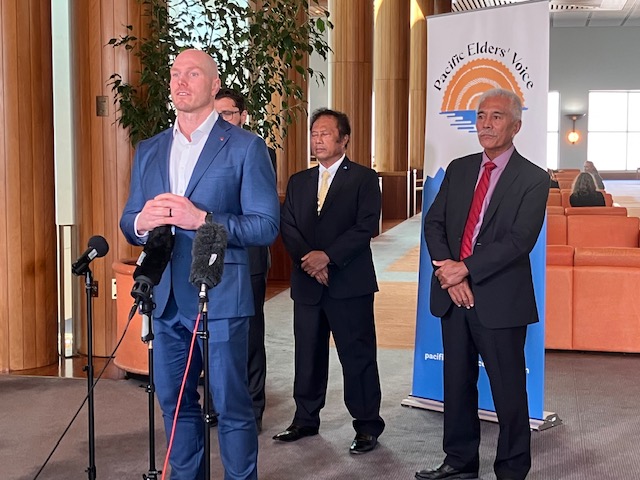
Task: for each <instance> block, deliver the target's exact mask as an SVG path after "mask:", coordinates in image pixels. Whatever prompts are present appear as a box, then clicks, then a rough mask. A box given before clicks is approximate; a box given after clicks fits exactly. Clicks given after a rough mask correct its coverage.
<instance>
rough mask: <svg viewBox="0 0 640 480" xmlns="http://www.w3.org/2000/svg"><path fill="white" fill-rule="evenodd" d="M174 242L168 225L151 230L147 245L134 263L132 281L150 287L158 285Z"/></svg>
mask: <svg viewBox="0 0 640 480" xmlns="http://www.w3.org/2000/svg"><path fill="white" fill-rule="evenodd" d="M174 242H175V237H174V235H173V233H172V231H171V226H170V225H162V226H159V227H156V228H154V229H153V230H151V232H150V233H149V238H148V239H147V243H146V245H145V246H144V249H143V250H142V253H141V254H140V257H139V258H138V261H137V262H136V263H137V265H138V266H137V267H136V269H135V271H134V272H133V279H134V281H136V282H140V281H143V282H145V281H146V282H149V283H151V284H152V285H158V284H159V283H160V280H161V279H162V273H163V272H164V271H165V269H166V268H167V264H168V263H169V260H171V252H172V251H173V244H174Z"/></svg>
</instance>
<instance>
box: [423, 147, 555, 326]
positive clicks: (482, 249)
mask: <svg viewBox="0 0 640 480" xmlns="http://www.w3.org/2000/svg"><path fill="white" fill-rule="evenodd" d="M481 162H482V154H481V153H478V154H474V155H469V156H466V157H462V158H459V159H456V160H454V161H453V162H451V164H450V165H449V167H448V168H447V172H446V174H445V177H444V180H443V182H442V186H441V188H440V191H439V192H438V195H437V196H436V198H435V200H434V202H433V204H432V205H431V208H430V209H429V211H428V213H427V216H426V218H425V224H424V233H425V239H426V242H427V247H428V249H429V254H430V255H431V258H432V259H433V260H445V259H453V260H456V261H457V260H458V259H459V255H460V244H461V240H462V233H463V230H464V225H465V222H466V220H467V215H468V213H469V208H470V206H471V201H472V199H473V192H474V189H475V184H476V181H477V179H478V173H479V171H480V164H481ZM548 195H549V175H548V173H547V172H545V171H544V170H542V169H541V168H539V167H537V166H536V165H534V164H533V163H531V162H529V161H528V160H527V159H525V158H524V157H522V156H521V155H520V154H519V153H518V152H517V151H514V153H513V155H512V156H511V158H510V159H509V162H508V163H507V166H506V167H505V170H504V171H503V172H502V175H501V176H500V179H499V180H498V183H497V185H496V188H495V190H494V192H493V196H492V197H491V201H490V203H489V206H488V208H487V211H486V213H485V215H484V220H483V222H482V226H481V228H480V232H479V233H478V238H477V240H476V246H475V249H474V252H473V254H472V255H471V256H469V257H467V258H466V259H465V260H464V263H465V265H466V266H467V269H468V270H469V277H468V280H469V283H470V285H471V289H472V291H473V295H474V300H475V308H476V312H477V314H478V318H479V319H480V322H481V323H482V324H483V325H484V326H485V327H488V328H505V327H514V326H522V325H527V324H529V323H533V322H537V321H538V313H537V310H536V305H535V299H534V295H533V281H532V278H531V265H530V262H529V252H531V250H532V248H533V246H534V245H535V243H536V240H537V238H538V234H539V233H540V229H541V227H542V222H543V220H544V215H545V208H546V201H547V196H548ZM452 305H453V302H452V301H451V298H450V297H449V293H448V292H447V291H446V290H443V289H442V288H440V284H439V282H438V280H437V278H436V277H435V275H433V276H432V280H431V312H432V313H433V315H435V316H437V317H442V316H444V315H445V314H446V313H447V311H448V310H449V309H450V308H451V307H452Z"/></svg>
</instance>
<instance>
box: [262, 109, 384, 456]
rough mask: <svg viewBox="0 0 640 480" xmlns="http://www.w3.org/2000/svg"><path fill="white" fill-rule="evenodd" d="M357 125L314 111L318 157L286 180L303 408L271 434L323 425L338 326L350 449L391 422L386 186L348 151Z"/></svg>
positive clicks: (361, 448) (284, 218)
mask: <svg viewBox="0 0 640 480" xmlns="http://www.w3.org/2000/svg"><path fill="white" fill-rule="evenodd" d="M350 134H351V127H350V125H349V119H348V118H347V116H346V115H345V114H344V113H340V112H336V111H333V110H328V109H321V110H318V111H316V112H314V114H313V116H312V118H311V151H312V153H313V154H314V155H315V157H316V160H317V161H318V163H319V165H318V166H317V167H314V168H311V169H309V170H305V171H302V172H299V173H297V174H295V175H293V176H292V177H291V178H290V179H289V184H288V186H287V194H286V198H285V201H284V204H283V206H282V215H281V233H282V240H283V242H284V245H285V248H286V249H287V251H288V252H289V255H290V256H291V259H292V260H293V267H294V268H293V272H292V274H291V298H293V301H294V320H293V323H294V336H295V379H294V386H293V397H294V399H295V402H296V412H295V414H294V417H293V422H292V424H291V425H290V426H289V427H288V428H287V429H286V430H284V431H282V432H280V433H279V434H277V435H276V436H274V437H273V438H274V439H275V440H280V441H283V442H292V441H296V440H299V439H300V438H302V437H307V436H311V435H316V434H317V433H318V428H319V426H320V410H321V409H322V407H324V404H325V397H326V390H327V378H328V372H329V333H332V334H333V339H334V341H335V344H336V348H337V351H338V356H339V358H340V362H341V363H342V372H343V375H344V401H345V404H346V406H347V409H348V410H349V413H350V414H351V416H352V417H353V418H354V421H353V428H354V429H355V431H356V436H355V438H354V440H353V442H352V444H351V447H350V452H351V453H354V454H359V453H364V452H368V451H370V450H373V449H374V448H375V446H376V445H377V441H378V437H379V436H380V434H381V433H382V431H383V430H384V421H383V420H382V418H381V417H380V401H381V391H380V379H379V376H378V363H377V359H376V333H375V324H374V315H373V297H374V292H376V291H377V290H378V285H377V281H376V274H375V270H374V267H373V258H372V254H371V237H372V236H373V235H375V233H376V231H377V229H378V221H379V219H380V205H381V195H380V187H379V184H378V176H377V174H376V172H374V171H373V170H372V169H371V168H368V167H364V166H362V165H359V164H357V163H353V162H351V161H350V160H349V159H348V158H347V157H346V155H345V152H346V149H347V144H348V143H349V136H350Z"/></svg>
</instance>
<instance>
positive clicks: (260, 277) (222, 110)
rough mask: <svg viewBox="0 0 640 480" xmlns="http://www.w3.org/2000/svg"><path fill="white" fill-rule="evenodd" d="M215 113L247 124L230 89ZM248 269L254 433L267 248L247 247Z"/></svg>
mask: <svg viewBox="0 0 640 480" xmlns="http://www.w3.org/2000/svg"><path fill="white" fill-rule="evenodd" d="M215 109H216V111H217V112H218V114H219V115H220V116H221V117H222V118H223V119H224V120H226V121H227V122H229V123H231V124H232V125H235V126H237V127H241V128H242V125H244V123H245V122H246V120H247V107H246V103H245V100H244V97H243V96H242V95H240V94H239V93H238V92H236V91H235V90H232V89H230V88H221V89H220V91H219V92H218V93H217V94H216V99H215ZM268 150H269V156H270V157H271V162H272V164H273V169H274V171H275V169H276V152H275V150H273V149H272V148H270V147H269V149H268ZM247 252H248V253H249V269H250V271H251V287H252V289H253V303H254V308H255V314H254V315H253V317H252V318H251V320H250V321H249V352H248V353H249V355H248V361H247V372H248V375H249V394H250V395H251V401H252V402H253V413H254V415H255V417H256V426H257V427H258V432H261V431H262V414H263V412H264V407H265V394H264V384H265V379H266V376H267V356H266V353H265V347H264V297H265V293H266V289H267V272H268V270H269V265H270V264H271V257H270V254H269V247H249V248H247Z"/></svg>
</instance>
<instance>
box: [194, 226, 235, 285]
mask: <svg viewBox="0 0 640 480" xmlns="http://www.w3.org/2000/svg"><path fill="white" fill-rule="evenodd" d="M226 248H227V231H226V230H225V229H224V227H223V226H222V225H220V224H217V223H205V224H204V225H202V226H201V227H200V228H198V230H196V236H195V238H194V239H193V248H192V250H191V256H192V261H191V274H190V275H189V281H190V282H191V283H192V284H193V285H195V286H196V287H198V288H200V287H201V286H202V285H206V286H207V287H208V288H213V287H215V286H216V285H218V284H219V283H220V280H222V272H223V269H224V252H225V250H226Z"/></svg>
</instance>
